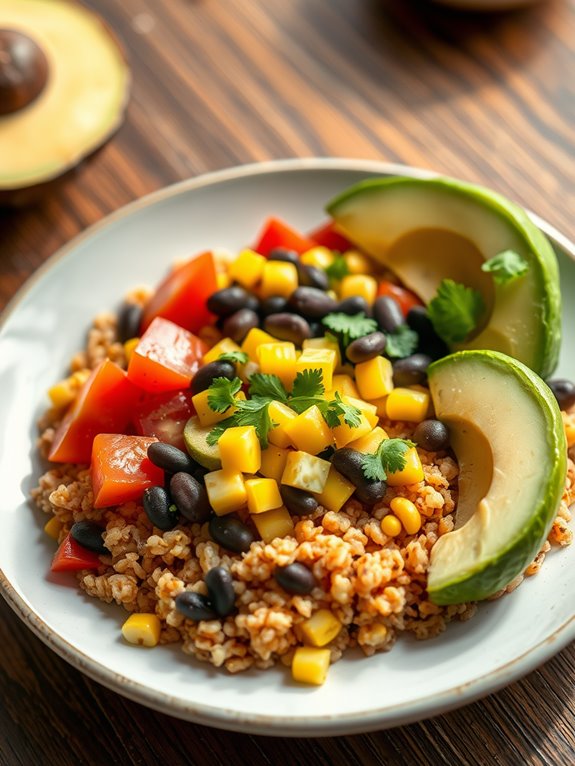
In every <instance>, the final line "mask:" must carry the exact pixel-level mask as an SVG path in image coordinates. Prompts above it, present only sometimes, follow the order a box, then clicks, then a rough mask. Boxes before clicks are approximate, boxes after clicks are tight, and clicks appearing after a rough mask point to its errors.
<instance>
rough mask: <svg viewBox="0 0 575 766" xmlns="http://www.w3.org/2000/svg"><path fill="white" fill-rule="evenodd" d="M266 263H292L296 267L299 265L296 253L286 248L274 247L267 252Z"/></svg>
mask: <svg viewBox="0 0 575 766" xmlns="http://www.w3.org/2000/svg"><path fill="white" fill-rule="evenodd" d="M268 261H284V262H285V263H293V265H294V266H298V267H299V265H300V263H301V262H300V259H299V255H298V254H297V253H296V251H295V250H288V248H287V247H274V249H273V250H270V252H269V255H268Z"/></svg>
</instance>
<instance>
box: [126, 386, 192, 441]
mask: <svg viewBox="0 0 575 766" xmlns="http://www.w3.org/2000/svg"><path fill="white" fill-rule="evenodd" d="M192 396H193V394H192V392H191V390H190V389H188V390H186V391H176V392H175V393H172V392H171V391H168V392H167V393H164V394H155V395H150V396H147V397H146V398H145V399H144V400H143V401H142V402H140V403H139V404H138V405H136V407H135V409H134V414H133V425H134V430H135V431H136V433H138V434H140V435H141V436H155V437H157V438H158V439H159V440H160V441H161V442H167V443H168V444H172V445H173V446H174V447H178V448H179V449H181V450H184V452H185V451H186V445H185V442H184V427H185V425H186V423H187V422H188V420H189V419H190V418H191V417H192V415H195V412H196V411H195V409H194V406H193V404H192Z"/></svg>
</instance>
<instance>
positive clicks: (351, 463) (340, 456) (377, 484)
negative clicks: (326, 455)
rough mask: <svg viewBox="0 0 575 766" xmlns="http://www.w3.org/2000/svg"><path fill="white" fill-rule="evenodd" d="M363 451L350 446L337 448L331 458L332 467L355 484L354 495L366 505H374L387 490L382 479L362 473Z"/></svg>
mask: <svg viewBox="0 0 575 766" xmlns="http://www.w3.org/2000/svg"><path fill="white" fill-rule="evenodd" d="M363 457H364V456H363V453H361V452H359V451H358V450H355V449H351V447H342V448H341V449H337V450H336V451H335V452H334V453H333V455H332V458H331V463H332V465H333V467H334V468H335V469H336V470H337V471H339V472H340V473H341V474H343V475H344V476H345V478H346V479H349V481H351V483H352V484H354V485H355V488H356V489H355V495H356V497H357V498H358V500H359V501H360V502H362V503H365V504H366V505H374V504H375V503H377V501H378V500H381V499H382V497H383V496H384V495H385V492H386V490H387V484H386V483H385V482H384V481H379V480H370V479H367V478H366V477H365V474H364V473H363V468H362V463H363Z"/></svg>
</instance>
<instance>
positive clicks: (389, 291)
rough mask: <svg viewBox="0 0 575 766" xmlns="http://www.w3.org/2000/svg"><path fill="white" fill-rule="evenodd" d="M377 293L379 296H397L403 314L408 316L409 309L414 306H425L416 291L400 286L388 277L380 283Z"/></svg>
mask: <svg viewBox="0 0 575 766" xmlns="http://www.w3.org/2000/svg"><path fill="white" fill-rule="evenodd" d="M377 294H378V296H379V295H388V296H389V297H390V298H395V300H396V301H397V302H398V303H399V307H400V309H401V310H402V312H403V316H407V314H408V313H409V310H410V309H412V308H413V307H414V306H423V303H422V302H421V301H420V300H419V298H418V297H417V295H416V294H415V293H412V292H411V290H407V289H406V288H405V287H400V286H399V285H394V284H393V282H388V281H387V280H386V279H383V280H382V281H381V282H380V283H379V287H378V290H377Z"/></svg>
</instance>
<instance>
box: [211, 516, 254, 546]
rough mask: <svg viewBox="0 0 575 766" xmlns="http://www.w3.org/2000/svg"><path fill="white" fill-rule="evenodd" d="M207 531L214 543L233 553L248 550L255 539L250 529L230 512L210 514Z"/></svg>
mask: <svg viewBox="0 0 575 766" xmlns="http://www.w3.org/2000/svg"><path fill="white" fill-rule="evenodd" d="M209 533H210V537H211V538H212V540H213V541H214V542H215V543H217V544H218V545H221V546H222V548H226V549H227V550H228V551H233V552H234V553H245V552H246V551H249V549H250V545H251V544H252V543H253V541H254V540H255V536H254V534H253V532H252V530H251V529H250V528H249V527H248V526H246V525H245V524H244V523H243V521H240V519H238V517H237V516H233V515H231V514H227V515H226V516H212V518H211V519H210V524H209Z"/></svg>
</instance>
